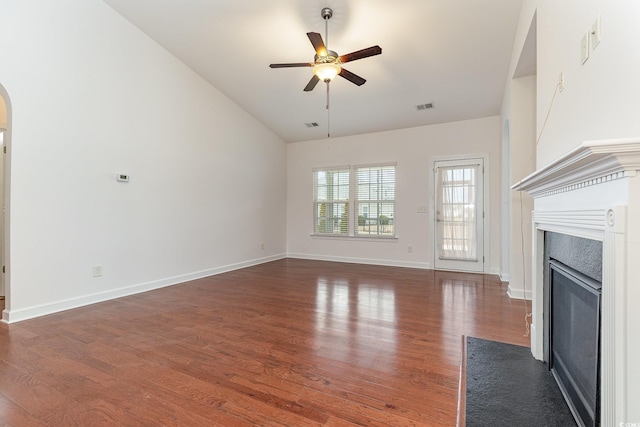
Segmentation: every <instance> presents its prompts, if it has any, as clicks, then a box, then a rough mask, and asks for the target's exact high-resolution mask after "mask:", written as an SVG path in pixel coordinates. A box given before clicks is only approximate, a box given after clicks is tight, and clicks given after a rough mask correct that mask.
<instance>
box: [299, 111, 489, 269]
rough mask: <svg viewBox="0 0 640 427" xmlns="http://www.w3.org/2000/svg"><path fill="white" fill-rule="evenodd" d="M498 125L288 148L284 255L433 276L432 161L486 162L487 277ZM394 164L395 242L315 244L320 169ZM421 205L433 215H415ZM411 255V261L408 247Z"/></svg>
mask: <svg viewBox="0 0 640 427" xmlns="http://www.w3.org/2000/svg"><path fill="white" fill-rule="evenodd" d="M500 133H501V127H500V120H499V117H488V118H483V119H476V120H468V121H462V122H455V123H446V124H440V125H431V126H423V127H416V128H410V129H402V130H396V131H389V132H380V133H373V134H367V135H358V136H351V137H344V138H331V139H323V140H316V141H309V142H301V143H294V144H289V146H288V147H287V156H288V158H287V164H288V166H287V173H288V177H287V185H288V188H287V196H288V199H287V252H288V254H289V256H292V257H301V258H314V259H327V260H338V261H348V262H362V263H373V264H390V265H404V266H409V267H418V268H433V246H434V241H433V231H432V225H433V181H432V178H433V172H432V169H433V160H434V159H435V158H437V157H442V156H464V155H469V154H488V155H489V163H490V164H489V173H490V176H489V179H488V180H486V181H485V182H486V187H487V188H488V190H489V194H490V209H488V210H487V212H488V218H489V222H490V232H486V231H485V238H487V239H490V242H489V247H490V250H489V253H487V254H485V256H487V263H486V267H485V271H486V272H490V273H493V274H497V273H498V272H499V264H500ZM379 162H397V169H396V181H397V185H396V192H397V200H396V215H395V218H396V227H397V236H398V239H397V241H379V240H377V241H367V240H362V239H345V238H326V237H312V236H311V232H312V231H313V209H312V202H313V179H312V169H313V168H314V167H323V166H344V165H358V164H369V163H379ZM420 205H426V206H429V208H430V213H429V214H422V213H417V208H418V206H420ZM408 246H412V247H413V252H412V253H408V251H407V247H408Z"/></svg>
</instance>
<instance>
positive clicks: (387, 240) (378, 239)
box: [311, 233, 398, 243]
mask: <svg viewBox="0 0 640 427" xmlns="http://www.w3.org/2000/svg"><path fill="white" fill-rule="evenodd" d="M311 238H312V239H325V240H351V241H362V242H384V243H396V242H397V241H398V237H397V236H389V237H382V236H376V237H363V236H346V235H340V234H314V233H311Z"/></svg>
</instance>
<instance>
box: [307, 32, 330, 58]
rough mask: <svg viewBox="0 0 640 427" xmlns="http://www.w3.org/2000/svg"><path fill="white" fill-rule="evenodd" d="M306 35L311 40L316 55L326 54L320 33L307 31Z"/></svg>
mask: <svg viewBox="0 0 640 427" xmlns="http://www.w3.org/2000/svg"><path fill="white" fill-rule="evenodd" d="M307 37H309V40H310V41H311V44H312V45H313V48H314V49H315V50H316V55H318V56H326V55H327V48H326V47H325V45H324V42H323V41H322V36H321V35H320V33H307Z"/></svg>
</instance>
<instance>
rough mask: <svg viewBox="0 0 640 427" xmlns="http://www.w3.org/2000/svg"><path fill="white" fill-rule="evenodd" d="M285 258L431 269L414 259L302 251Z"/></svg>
mask: <svg viewBox="0 0 640 427" xmlns="http://www.w3.org/2000/svg"><path fill="white" fill-rule="evenodd" d="M287 258H297V259H308V260H315V261H332V262H345V263H349V264H368V265H384V266H387V267H406V268H420V269H423V270H431V269H432V268H433V267H432V265H431V264H430V263H428V262H414V261H398V260H388V259H373V258H354V257H342V256H331V255H317V254H303V253H289V254H287Z"/></svg>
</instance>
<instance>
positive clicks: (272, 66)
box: [269, 62, 314, 68]
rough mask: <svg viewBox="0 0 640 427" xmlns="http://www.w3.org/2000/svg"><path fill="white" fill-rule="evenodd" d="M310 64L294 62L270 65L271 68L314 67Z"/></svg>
mask: <svg viewBox="0 0 640 427" xmlns="http://www.w3.org/2000/svg"><path fill="white" fill-rule="evenodd" d="M313 65H314V64H312V63H310V62H292V63H289V64H270V65H269V68H291V67H313Z"/></svg>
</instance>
